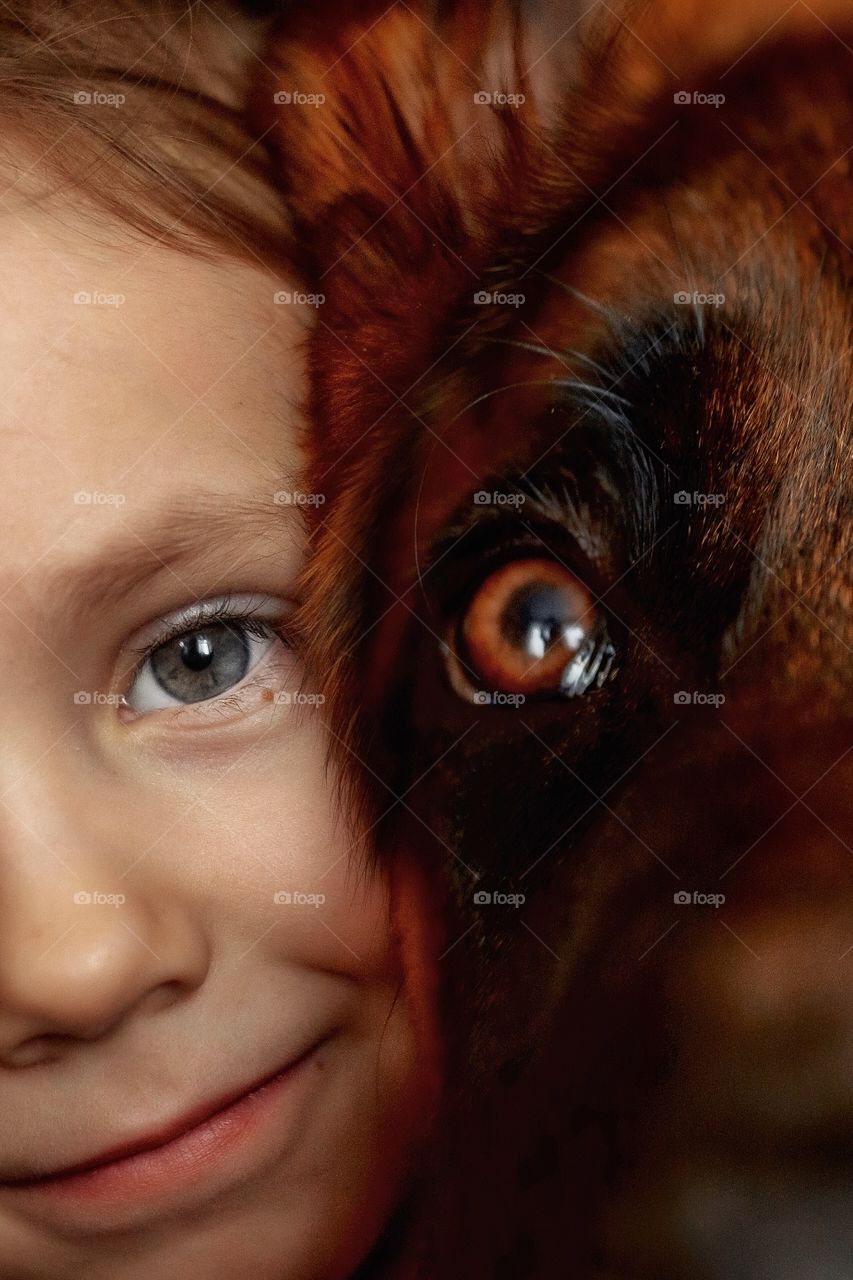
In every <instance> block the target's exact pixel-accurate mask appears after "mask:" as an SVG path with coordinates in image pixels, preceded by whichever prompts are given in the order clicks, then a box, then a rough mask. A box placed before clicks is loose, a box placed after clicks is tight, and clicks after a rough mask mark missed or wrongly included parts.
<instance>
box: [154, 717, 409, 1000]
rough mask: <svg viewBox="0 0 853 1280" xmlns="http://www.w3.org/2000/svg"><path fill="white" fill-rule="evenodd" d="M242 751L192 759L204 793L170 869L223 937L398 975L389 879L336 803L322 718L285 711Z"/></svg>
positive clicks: (190, 788)
mask: <svg viewBox="0 0 853 1280" xmlns="http://www.w3.org/2000/svg"><path fill="white" fill-rule="evenodd" d="M241 753H242V754H241ZM236 755H237V758H236V759H231V760H229V759H228V758H227V756H226V755H224V754H223V755H222V756H221V757H220V758H219V759H218V760H216V761H214V760H213V759H212V758H207V759H206V760H205V762H204V764H203V765H199V766H198V767H197V768H194V769H193V770H192V771H190V769H189V768H188V766H187V763H186V761H185V762H184V766H183V769H182V774H183V782H184V784H185V789H186V796H187V797H195V798H196V801H197V803H196V804H195V805H194V806H193V808H192V810H191V812H190V813H189V814H188V815H187V817H186V818H184V819H182V820H181V822H180V823H179V824H178V825H177V826H176V827H175V828H174V829H173V831H172V833H171V834H170V835H169V837H168V839H167V840H165V841H164V842H163V843H164V844H167V845H168V847H169V849H170V850H172V851H174V850H176V849H177V848H180V855H179V856H175V855H174V853H173V854H172V856H171V857H170V859H169V866H168V869H167V873H168V875H169V879H170V882H171V887H172V889H173V891H176V892H178V893H180V894H181V895H182V896H183V897H184V898H185V899H186V900H188V901H190V902H191V904H192V906H193V909H194V910H196V911H197V912H198V913H199V915H200V916H201V917H203V918H204V920H205V921H206V927H207V928H208V929H210V930H212V931H213V932H215V933H217V934H218V935H219V936H220V940H221V941H222V942H223V944H224V945H226V946H227V945H228V944H229V942H230V943H233V945H234V946H235V947H239V948H242V949H245V947H248V946H249V945H250V944H252V945H257V946H259V947H260V952H261V954H266V955H268V956H270V955H274V956H275V957H276V958H277V959H278V960H279V961H282V962H286V963H292V964H294V965H300V966H304V967H309V968H312V969H315V970H320V969H321V970H324V971H328V972H332V973H338V974H341V975H344V976H348V977H353V978H356V979H358V980H376V981H381V982H382V983H388V982H394V981H396V980H397V978H398V977H399V973H400V967H399V957H398V952H397V947H396V943H395V938H394V933H393V927H392V919H391V902H390V889H389V884H388V882H387V878H386V877H384V876H382V875H381V874H379V873H378V872H377V871H376V870H374V868H373V867H372V866H371V864H370V859H369V856H368V855H369V852H370V845H369V837H368V838H360V837H359V835H358V834H357V833H356V832H355V830H354V828H353V826H352V824H351V823H350V822H349V821H348V819H347V816H346V815H345V814H342V813H341V812H340V811H339V808H338V804H337V786H338V779H337V776H336V774H335V772H334V770H333V769H331V768H329V767H327V763H326V740H325V737H324V734H323V729H322V724H321V722H320V721H319V719H314V720H312V718H311V716H310V714H307V715H305V716H303V717H297V716H295V715H290V714H289V713H288V714H287V715H285V716H284V717H283V719H282V721H281V722H279V723H274V724H272V725H271V726H270V728H269V731H268V733H267V734H266V735H263V736H261V737H260V738H258V739H257V740H256V741H255V743H254V745H248V746H247V744H246V743H245V742H243V743H242V744H241V749H240V752H237V753H236ZM201 775H204V776H203V777H202V776H201ZM183 800H184V797H182V804H181V807H182V808H185V807H186V805H185V804H184V803H183ZM167 825H168V822H167ZM161 847H162V846H161ZM160 866H161V868H162V867H163V863H162V862H160ZM258 939H261V941H260V942H258Z"/></svg>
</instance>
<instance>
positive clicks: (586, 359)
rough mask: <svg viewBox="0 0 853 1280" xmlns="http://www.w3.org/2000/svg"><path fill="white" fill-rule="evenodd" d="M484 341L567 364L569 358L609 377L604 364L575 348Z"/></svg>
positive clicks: (491, 339) (502, 339)
mask: <svg viewBox="0 0 853 1280" xmlns="http://www.w3.org/2000/svg"><path fill="white" fill-rule="evenodd" d="M483 341H484V342H485V343H487V344H490V345H496V346H501V347H518V349H519V350H520V351H530V352H532V353H533V355H537V356H549V357H551V358H552V359H556V360H561V361H563V362H565V360H566V359H567V358H571V359H573V360H579V361H580V363H581V364H585V365H588V366H589V367H590V369H595V371H596V373H600V374H602V375H603V376H604V377H607V376H608V375H609V370H607V369H605V367H604V365H603V364H599V362H598V361H597V360H593V358H592V356H588V355H585V354H584V353H583V351H575V349H574V348H573V347H564V348H562V349H560V350H556V349H553V350H552V348H551V347H546V346H545V345H544V344H540V343H538V342H522V341H521V340H520V339H518V338H492V337H488V338H484V339H483Z"/></svg>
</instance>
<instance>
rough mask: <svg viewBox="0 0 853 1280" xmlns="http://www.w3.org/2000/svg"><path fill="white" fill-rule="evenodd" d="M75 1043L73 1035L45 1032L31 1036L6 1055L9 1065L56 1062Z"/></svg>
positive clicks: (28, 1065)
mask: <svg viewBox="0 0 853 1280" xmlns="http://www.w3.org/2000/svg"><path fill="white" fill-rule="evenodd" d="M74 1043H75V1038H74V1036H69V1035H59V1034H56V1035H54V1034H50V1033H49V1034H47V1035H39V1036H31V1037H30V1039H29V1040H24V1041H22V1042H21V1044H18V1045H16V1046H15V1048H14V1049H11V1050H10V1051H9V1053H8V1054H7V1055H6V1061H7V1064H8V1065H9V1066H10V1067H34V1066H41V1065H43V1064H46V1063H49V1062H56V1061H57V1060H58V1059H60V1058H61V1057H63V1056H64V1054H66V1053H67V1052H68V1050H69V1048H70V1047H71V1046H72V1045H73V1044H74Z"/></svg>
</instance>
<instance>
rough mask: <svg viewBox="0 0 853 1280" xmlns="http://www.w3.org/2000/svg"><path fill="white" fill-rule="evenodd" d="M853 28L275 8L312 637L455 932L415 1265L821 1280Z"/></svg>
mask: <svg viewBox="0 0 853 1280" xmlns="http://www.w3.org/2000/svg"><path fill="white" fill-rule="evenodd" d="M851 46H853V15H851V14H850V13H849V6H848V5H847V4H840V3H831V2H830V0H819V2H818V0H815V2H813V3H810V4H809V5H805V4H796V5H793V6H791V7H788V6H787V4H785V3H782V0H738V2H737V3H736V2H735V0H716V3H713V4H712V3H710V0H684V2H683V3H678V2H677V0H660V2H653V3H650V4H641V5H628V6H625V5H623V6H621V7H619V8H618V12H617V9H616V8H614V6H612V5H601V4H592V3H573V4H570V3H563V4H561V3H553V4H550V5H548V4H534V3H530V4H524V3H520V4H510V3H500V2H498V0H496V2H495V3H489V4H483V3H480V4H474V3H473V2H471V0H468V2H466V0H459V2H458V3H455V4H447V3H441V4H439V3H436V4H435V5H423V6H419V5H417V4H415V3H414V0H412V2H408V0H407V2H406V3H403V0H400V2H399V3H392V4H391V5H390V7H389V6H388V5H387V4H385V3H380V4H371V3H363V4H357V3H349V4H343V5H340V4H338V5H335V6H324V5H323V4H321V3H315V4H314V5H312V6H311V7H310V10H309V9H307V7H306V9H305V10H303V9H302V8H301V7H300V6H297V7H296V8H294V9H291V10H289V11H288V12H287V13H286V14H285V15H284V16H283V17H282V20H281V32H280V44H279V46H278V47H279V50H280V53H279V61H278V63H277V65H276V66H275V68H274V71H275V75H274V80H275V86H276V87H277V90H278V91H279V92H285V93H287V94H289V95H290V98H289V101H287V102H286V104H285V105H282V106H280V107H277V108H276V109H275V111H274V113H273V116H272V119H273V122H274V126H275V129H276V139H277V143H278V146H279V149H280V162H281V166H282V171H283V173H284V174H285V176H286V179H287V185H288V191H289V196H290V198H291V199H292V201H293V205H294V209H295V211H296V216H297V219H298V221H299V225H300V226H301V228H302V229H303V232H304V234H305V238H306V240H307V241H308V242H310V243H312V244H313V245H314V257H313V261H312V264H311V265H312V272H313V276H314V279H315V281H316V282H317V283H316V288H317V289H318V290H320V291H322V294H323V296H324V297H325V303H324V305H323V306H322V307H321V308H319V309H318V322H317V329H316V334H315V337H314V340H313V346H312V352H311V360H312V373H313V383H314V392H313V403H312V410H313V425H312V434H311V441H310V447H311V463H310V478H309V480H308V481H307V483H308V484H310V486H311V487H312V489H314V490H317V491H322V492H323V493H324V494H325V495H326V502H325V503H324V505H323V506H322V508H320V507H318V508H317V510H316V513H315V519H314V525H313V529H312V534H313V539H314V543H313V545H314V552H313V557H312V564H311V568H310V570H309V574H308V576H307V578H306V582H305V597H304V603H303V624H304V634H305V636H306V637H307V641H306V643H308V646H309V650H310V653H311V655H312V660H313V663H314V665H315V669H316V671H317V673H318V676H319V678H320V679H321V680H322V681H323V682H324V686H325V689H326V692H327V701H328V705H329V707H330V709H331V719H330V729H331V732H332V735H333V740H334V742H335V743H336V744H337V749H338V750H339V752H340V754H341V757H342V758H343V759H344V760H345V761H346V765H347V771H348V775H349V780H350V787H351V792H352V796H353V798H354V799H355V801H356V803H357V804H359V805H360V806H361V808H362V810H363V812H364V813H365V815H367V816H368V817H369V818H370V821H371V822H374V823H376V827H375V834H376V840H377V850H378V856H380V857H387V858H393V854H394V850H395V849H399V848H401V847H406V848H407V849H410V850H413V851H415V853H416V855H417V857H418V858H419V860H420V862H421V865H422V866H423V867H424V868H425V869H426V874H427V876H428V877H429V879H430V880H431V882H432V883H433V884H434V886H435V897H434V903H433V909H434V910H435V912H436V914H437V916H438V917H439V918H440V920H441V930H442V942H441V946H440V948H439V949H438V951H437V954H436V956H435V957H434V969H435V974H436V980H437V985H438V991H437V999H438V1002H439V1009H440V1020H441V1027H442V1041H443V1052H444V1053H445V1057H446V1062H445V1070H446V1079H447V1090H446V1101H445V1112H444V1115H443V1116H442V1120H441V1124H440V1125H439V1129H438V1134H437V1138H436V1151H435V1153H434V1157H433V1161H434V1162H433V1164H432V1166H431V1173H430V1176H429V1177H428V1178H427V1179H426V1187H425V1196H424V1205H423V1207H422V1210H421V1221H420V1225H419V1230H420V1233H421V1241H422V1246H421V1247H422V1256H423V1258H424V1261H423V1264H422V1269H421V1270H420V1271H418V1273H417V1274H419V1275H423V1276H429V1277H436V1278H437V1277H441V1278H442V1280H446V1278H447V1277H456V1276H459V1277H463V1276H464V1277H477V1278H478V1280H480V1278H481V1277H482V1280H491V1278H492V1277H494V1278H498V1277H499V1278H500V1280H521V1278H522V1277H526V1278H532V1277H536V1278H539V1277H543V1278H544V1277H547V1278H548V1280H551V1278H554V1280H698V1278H702V1280H771V1277H772V1280H807V1277H809V1278H810V1277H814V1276H821V1277H822V1280H830V1277H832V1278H834V1277H841V1276H846V1275H848V1274H849V1266H850V1263H849V1260H850V1258H851V1257H853V1209H851V1194H850V1193H851V1181H853V1174H851V1164H850V1153H851V1136H853V1089H851V1083H850V1082H851V1080H853V1072H851V1054H853V1049H851V1046H853V1015H851V1012H850V1009H851V995H853V910H851V907H853V861H852V860H851V853H853V850H851V848H850V835H851V822H850V817H851V794H853V790H852V789H851V765H853V754H851V753H852V752H853V736H851V727H852V726H851V710H853V699H851V667H850V639H851V628H850V603H851V599H852V598H853V590H851V569H850V550H851V533H850V530H851V525H850V512H851V492H850V482H849V478H848V477H849V458H850V448H851V402H853V383H851V368H850V319H851V261H853V250H851V246H853V202H851V176H850V151H851V146H850V144H851V141H853V99H851V83H853V76H851V72H853V47H851ZM267 88H269V86H267ZM270 97H271V95H270V94H269V93H266V94H265V97H264V101H263V104H262V106H264V107H266V109H268V110H269V108H268V102H269V99H270ZM300 98H301V100H302V101H300ZM312 98H313V99H314V101H311V99H312ZM319 99H322V101H319Z"/></svg>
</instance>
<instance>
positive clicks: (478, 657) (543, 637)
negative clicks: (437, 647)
mask: <svg viewBox="0 0 853 1280" xmlns="http://www.w3.org/2000/svg"><path fill="white" fill-rule="evenodd" d="M456 640H457V643H456V652H455V653H451V654H450V658H451V667H450V674H451V680H452V683H453V685H454V687H455V688H456V690H457V692H460V693H463V694H464V695H465V696H467V697H468V698H469V700H472V701H475V702H482V701H485V700H486V699H487V697H488V695H489V694H491V693H504V694H524V695H531V696H543V695H548V694H563V695H565V696H569V697H571V696H574V695H577V694H579V693H583V692H585V691H586V690H587V689H588V688H589V687H590V686H591V685H592V684H593V683H596V684H600V683H601V681H602V680H603V679H604V678H605V677H606V675H607V674H608V672H609V670H610V667H611V665H612V661H613V655H614V651H613V646H612V645H611V644H610V643H609V641H608V640H607V635H606V623H605V621H604V619H603V617H602V614H601V611H600V610H599V609H598V608H597V606H596V604H595V601H594V599H593V597H592V595H591V594H590V592H589V591H588V590H587V588H586V587H585V586H584V585H583V583H581V582H580V581H578V579H577V578H576V577H575V576H574V575H573V574H572V573H570V572H569V570H568V569H565V568H563V566H562V565H560V564H557V563H556V562H554V561H552V560H543V559H524V560H514V561H511V562H510V563H508V564H505V565H503V566H501V568H500V569H497V570H496V571H495V572H493V573H492V574H490V575H489V577H488V578H486V579H485V580H484V581H483V582H482V583H481V584H480V586H479V587H478V588H477V590H476V591H475V593H474V595H473V597H472V598H471V599H470V601H469V603H468V606H467V608H466V609H465V611H464V614H463V616H462V618H461V620H460V621H459V623H458V626H457V630H456ZM474 683H476V684H477V685H478V686H479V689H478V690H477V691H475V690H474V688H473V684H474ZM469 686H471V687H469Z"/></svg>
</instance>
